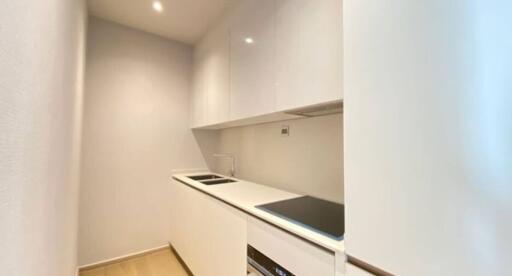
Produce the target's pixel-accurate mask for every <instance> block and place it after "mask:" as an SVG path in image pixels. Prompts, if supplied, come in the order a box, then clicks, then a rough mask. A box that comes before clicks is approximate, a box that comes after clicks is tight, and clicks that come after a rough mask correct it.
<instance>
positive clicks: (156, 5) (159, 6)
mask: <svg viewBox="0 0 512 276" xmlns="http://www.w3.org/2000/svg"><path fill="white" fill-rule="evenodd" d="M153 9H154V10H155V11H157V12H162V11H163V10H164V6H163V5H162V3H161V2H160V1H154V2H153Z"/></svg>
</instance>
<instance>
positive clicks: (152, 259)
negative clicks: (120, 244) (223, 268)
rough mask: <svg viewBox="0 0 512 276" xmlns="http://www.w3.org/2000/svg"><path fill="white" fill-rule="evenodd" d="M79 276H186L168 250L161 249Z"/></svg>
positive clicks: (85, 272)
mask: <svg viewBox="0 0 512 276" xmlns="http://www.w3.org/2000/svg"><path fill="white" fill-rule="evenodd" d="M80 276H187V273H186V272H185V270H184V269H183V267H182V266H181V264H180V263H179V262H178V260H177V259H176V256H174V254H173V253H172V252H171V251H170V250H169V249H163V250H160V251H156V252H153V253H149V254H147V255H144V256H140V257H135V258H133V259H128V260H125V261H121V262H118V263H113V264H107V265H105V266H101V267H97V268H94V269H91V270H85V271H81V272H80Z"/></svg>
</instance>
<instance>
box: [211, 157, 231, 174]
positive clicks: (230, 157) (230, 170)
mask: <svg viewBox="0 0 512 276" xmlns="http://www.w3.org/2000/svg"><path fill="white" fill-rule="evenodd" d="M213 157H217V158H229V159H231V170H230V171H229V174H230V176H231V177H234V176H235V167H236V161H235V156H234V155H233V154H229V153H215V154H214V155H213Z"/></svg>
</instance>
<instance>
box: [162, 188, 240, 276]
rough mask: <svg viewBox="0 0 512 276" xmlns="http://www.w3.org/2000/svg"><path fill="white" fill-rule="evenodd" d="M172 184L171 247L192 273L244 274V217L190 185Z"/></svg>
mask: <svg viewBox="0 0 512 276" xmlns="http://www.w3.org/2000/svg"><path fill="white" fill-rule="evenodd" d="M172 182H173V183H172V193H171V198H172V200H173V204H172V206H173V209H172V210H171V216H172V225H171V244H172V245H173V247H174V248H175V249H176V251H177V252H178V254H179V255H180V257H181V258H182V259H183V260H184V261H185V263H186V264H187V266H188V267H189V268H190V270H191V271H192V273H193V274H194V275H197V276H217V275H226V276H230V275H232V276H241V275H246V269H247V265H246V263H247V261H246V260H247V259H246V255H247V220H246V215H245V214H244V213H242V212H240V211H238V210H236V209H234V208H232V207H230V206H229V205H226V204H224V203H222V202H221V201H218V200H216V199H214V198H212V197H210V196H208V195H206V194H204V193H202V192H200V191H197V190H195V189H193V188H191V187H189V186H186V185H184V184H182V183H179V182H177V181H174V180H173V181H172Z"/></svg>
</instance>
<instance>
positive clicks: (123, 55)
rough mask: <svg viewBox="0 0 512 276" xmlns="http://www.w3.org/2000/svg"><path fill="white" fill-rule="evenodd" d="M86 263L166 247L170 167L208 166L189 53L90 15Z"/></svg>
mask: <svg viewBox="0 0 512 276" xmlns="http://www.w3.org/2000/svg"><path fill="white" fill-rule="evenodd" d="M87 47H88V48H87V67H86V92H85V103H84V129H83V149H82V151H83V155H82V156H83V159H82V179H81V181H82V182H81V195H80V196H81V197H80V232H79V245H80V250H79V262H80V264H81V265H84V264H90V263H94V262H98V261H102V260H105V259H109V258H114V257H118V256H121V255H125V254H130V253H133V252H137V251H141V250H146V249H150V248H153V247H157V246H161V245H165V244H166V243H167V242H168V234H169V227H171V226H172V223H175V222H171V221H169V219H168V218H169V210H170V208H171V206H172V202H170V201H169V196H168V192H169V183H170V182H169V179H170V177H171V175H172V170H173V169H183V168H204V167H205V166H206V165H205V164H204V160H203V157H202V155H201V152H200V150H199V147H198V146H197V145H196V142H195V139H194V136H193V135H192V132H191V131H190V129H189V121H188V118H189V117H190V116H189V106H190V105H189V92H190V86H191V76H192V74H191V72H192V71H191V70H192V48H191V47H189V46H186V45H184V44H181V43H178V42H173V41H169V40H166V39H163V38H160V37H157V36H154V35H150V34H147V33H144V32H141V31H137V30H134V29H130V28H127V27H124V26H121V25H117V24H114V23H110V22H108V21H104V20H101V19H98V18H94V17H92V18H90V22H89V31H88V44H87Z"/></svg>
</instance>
